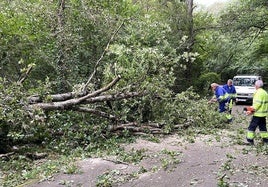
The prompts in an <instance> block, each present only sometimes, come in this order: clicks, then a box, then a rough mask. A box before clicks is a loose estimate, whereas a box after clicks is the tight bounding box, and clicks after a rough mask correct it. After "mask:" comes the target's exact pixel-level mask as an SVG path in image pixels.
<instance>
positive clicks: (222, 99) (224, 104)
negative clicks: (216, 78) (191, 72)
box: [209, 83, 232, 122]
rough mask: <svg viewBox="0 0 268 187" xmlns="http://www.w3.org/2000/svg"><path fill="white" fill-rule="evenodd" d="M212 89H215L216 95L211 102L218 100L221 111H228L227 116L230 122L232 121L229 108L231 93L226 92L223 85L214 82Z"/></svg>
mask: <svg viewBox="0 0 268 187" xmlns="http://www.w3.org/2000/svg"><path fill="white" fill-rule="evenodd" d="M210 86H211V89H212V90H213V91H214V94H215V96H214V97H213V98H212V99H211V100H210V101H209V102H218V103H219V112H220V113H222V112H226V118H227V120H228V122H231V121H232V116H231V114H230V113H229V111H228V110H227V108H228V102H229V100H230V98H229V94H228V93H227V92H226V90H225V89H223V87H221V86H219V85H218V84H217V83H212V84H211V85H210Z"/></svg>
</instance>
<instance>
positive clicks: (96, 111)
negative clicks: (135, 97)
mask: <svg viewBox="0 0 268 187" xmlns="http://www.w3.org/2000/svg"><path fill="white" fill-rule="evenodd" d="M72 110H75V111H79V112H88V113H91V114H95V115H97V116H100V117H104V118H107V119H110V120H113V121H118V119H117V117H116V116H114V115H111V114H108V113H105V112H102V111H100V110H95V109H91V108H86V107H74V108H72Z"/></svg>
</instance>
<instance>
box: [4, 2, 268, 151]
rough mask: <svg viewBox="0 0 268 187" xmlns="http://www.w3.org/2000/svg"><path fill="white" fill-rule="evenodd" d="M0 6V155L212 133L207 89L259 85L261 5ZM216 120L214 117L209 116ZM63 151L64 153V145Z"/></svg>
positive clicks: (265, 35) (264, 7)
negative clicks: (246, 78) (26, 147)
mask: <svg viewBox="0 0 268 187" xmlns="http://www.w3.org/2000/svg"><path fill="white" fill-rule="evenodd" d="M210 8H211V9H214V10H217V11H214V12H213V13H211V12H208V11H207V10H206V9H204V7H203V8H202V7H200V6H198V5H197V4H196V3H195V2H194V1H193V0H146V1H144V0H113V1H111V0H57V1H56V0H46V1H40V0H39V1H38V0H2V1H1V2H0V36H1V37H0V87H1V92H0V94H1V95H0V110H1V113H0V120H1V123H0V141H1V147H0V151H1V153H8V152H10V151H11V147H12V146H13V145H19V144H26V143H29V142H30V143H33V144H37V145H42V146H47V147H48V148H49V149H50V150H53V151H55V152H60V153H66V154H67V152H68V150H66V147H68V148H76V147H82V148H83V149H86V150H89V151H90V150H91V149H93V148H92V147H94V146H95V144H94V146H93V142H98V141H100V139H105V140H106V139H107V138H108V137H110V136H111V135H115V136H130V135H131V134H168V133H172V132H174V131H176V130H179V131H181V130H183V129H185V128H188V127H189V126H192V125H193V126H204V125H206V126H208V125H211V126H214V127H215V126H216V125H215V124H214V119H215V116H217V115H218V114H217V112H215V111H214V110H212V107H211V106H209V105H208V104H207V98H208V97H210V96H211V94H212V93H211V90H209V89H208V88H209V85H210V84H211V83H212V82H218V83H221V84H223V83H225V82H226V80H227V79H229V78H232V77H233V76H234V75H236V74H258V75H262V76H263V77H264V80H265V81H266V82H267V81H268V80H267V79H268V77H267V75H268V62H267V61H268V31H267V29H268V1H267V0H233V1H231V2H230V4H228V5H227V4H226V5H225V6H224V7H222V6H221V9H219V7H217V6H216V5H215V6H214V7H210ZM218 117H219V118H220V117H221V116H218ZM66 145H67V146H66Z"/></svg>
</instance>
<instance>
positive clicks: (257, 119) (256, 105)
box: [246, 80, 268, 145]
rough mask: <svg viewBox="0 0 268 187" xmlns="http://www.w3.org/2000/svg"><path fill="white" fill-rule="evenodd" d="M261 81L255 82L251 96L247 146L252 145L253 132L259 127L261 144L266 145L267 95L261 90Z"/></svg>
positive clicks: (267, 134) (267, 135) (267, 141)
mask: <svg viewBox="0 0 268 187" xmlns="http://www.w3.org/2000/svg"><path fill="white" fill-rule="evenodd" d="M262 87H263V82H262V80H257V81H256V82H255V88H256V92H255V93H254V95H253V104H252V106H250V107H249V109H250V110H248V111H247V112H246V113H247V115H250V114H253V116H252V119H251V122H250V124H249V126H248V132H247V143H246V144H247V145H254V137H255V130H256V128H257V127H259V131H260V136H261V138H262V141H263V143H265V144H268V132H267V127H266V117H267V115H268V94H267V92H266V91H265V90H264V89H263V88H262Z"/></svg>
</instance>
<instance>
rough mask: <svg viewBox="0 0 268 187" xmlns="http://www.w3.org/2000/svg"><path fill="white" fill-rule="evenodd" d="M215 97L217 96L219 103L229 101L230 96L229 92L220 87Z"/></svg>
mask: <svg viewBox="0 0 268 187" xmlns="http://www.w3.org/2000/svg"><path fill="white" fill-rule="evenodd" d="M215 96H216V98H217V101H218V102H227V101H229V94H228V93H227V91H226V90H225V89H224V88H223V87H220V86H218V87H217V88H216V90H215Z"/></svg>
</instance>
